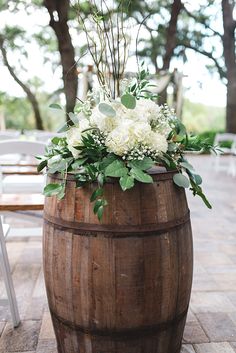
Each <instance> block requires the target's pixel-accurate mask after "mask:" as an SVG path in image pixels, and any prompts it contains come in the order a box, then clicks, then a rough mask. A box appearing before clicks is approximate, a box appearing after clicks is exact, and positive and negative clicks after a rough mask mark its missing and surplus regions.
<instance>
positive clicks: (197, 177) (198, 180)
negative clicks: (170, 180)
mask: <svg viewBox="0 0 236 353" xmlns="http://www.w3.org/2000/svg"><path fill="white" fill-rule="evenodd" d="M193 176H194V179H195V183H196V184H197V185H201V184H202V177H201V175H199V174H193Z"/></svg>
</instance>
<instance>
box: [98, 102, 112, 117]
mask: <svg viewBox="0 0 236 353" xmlns="http://www.w3.org/2000/svg"><path fill="white" fill-rule="evenodd" d="M98 109H99V111H100V112H101V113H102V114H104V115H106V116H109V117H115V116H116V111H115V110H114V109H113V108H112V106H111V105H110V104H107V103H100V104H99V105H98Z"/></svg>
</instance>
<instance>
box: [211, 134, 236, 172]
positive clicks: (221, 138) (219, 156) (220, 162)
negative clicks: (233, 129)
mask: <svg viewBox="0 0 236 353" xmlns="http://www.w3.org/2000/svg"><path fill="white" fill-rule="evenodd" d="M226 141H230V142H232V146H231V147H230V148H226V147H219V149H220V151H217V152H216V154H212V156H213V168H214V170H215V171H216V172H219V171H220V170H225V171H227V172H228V173H229V170H230V168H231V166H230V164H231V162H230V163H229V161H230V159H227V160H225V159H224V158H223V156H224V155H229V156H232V155H233V154H234V149H235V143H236V134H231V133H218V134H216V137H215V140H214V145H216V146H220V143H221V142H226ZM225 162H226V163H225Z"/></svg>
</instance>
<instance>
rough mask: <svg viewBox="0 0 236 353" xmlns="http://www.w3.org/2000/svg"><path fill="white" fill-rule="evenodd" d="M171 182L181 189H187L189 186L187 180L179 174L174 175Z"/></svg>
mask: <svg viewBox="0 0 236 353" xmlns="http://www.w3.org/2000/svg"><path fill="white" fill-rule="evenodd" d="M173 180H174V183H175V184H176V185H178V186H180V187H182V188H188V187H189V186H190V182H189V179H188V178H187V177H186V176H185V175H183V174H181V173H178V174H175V175H174V176H173Z"/></svg>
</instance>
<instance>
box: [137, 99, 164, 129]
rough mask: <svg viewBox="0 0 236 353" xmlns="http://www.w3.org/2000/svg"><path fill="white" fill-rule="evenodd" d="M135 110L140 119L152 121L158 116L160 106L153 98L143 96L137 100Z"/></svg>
mask: <svg viewBox="0 0 236 353" xmlns="http://www.w3.org/2000/svg"><path fill="white" fill-rule="evenodd" d="M135 111H136V113H137V116H138V119H139V120H146V121H148V122H149V123H150V122H151V121H152V120H153V119H156V118H157V116H158V114H159V112H160V107H159V106H158V105H157V104H156V103H155V102H153V101H152V100H151V99H144V98H141V99H139V100H137V104H136V107H135Z"/></svg>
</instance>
